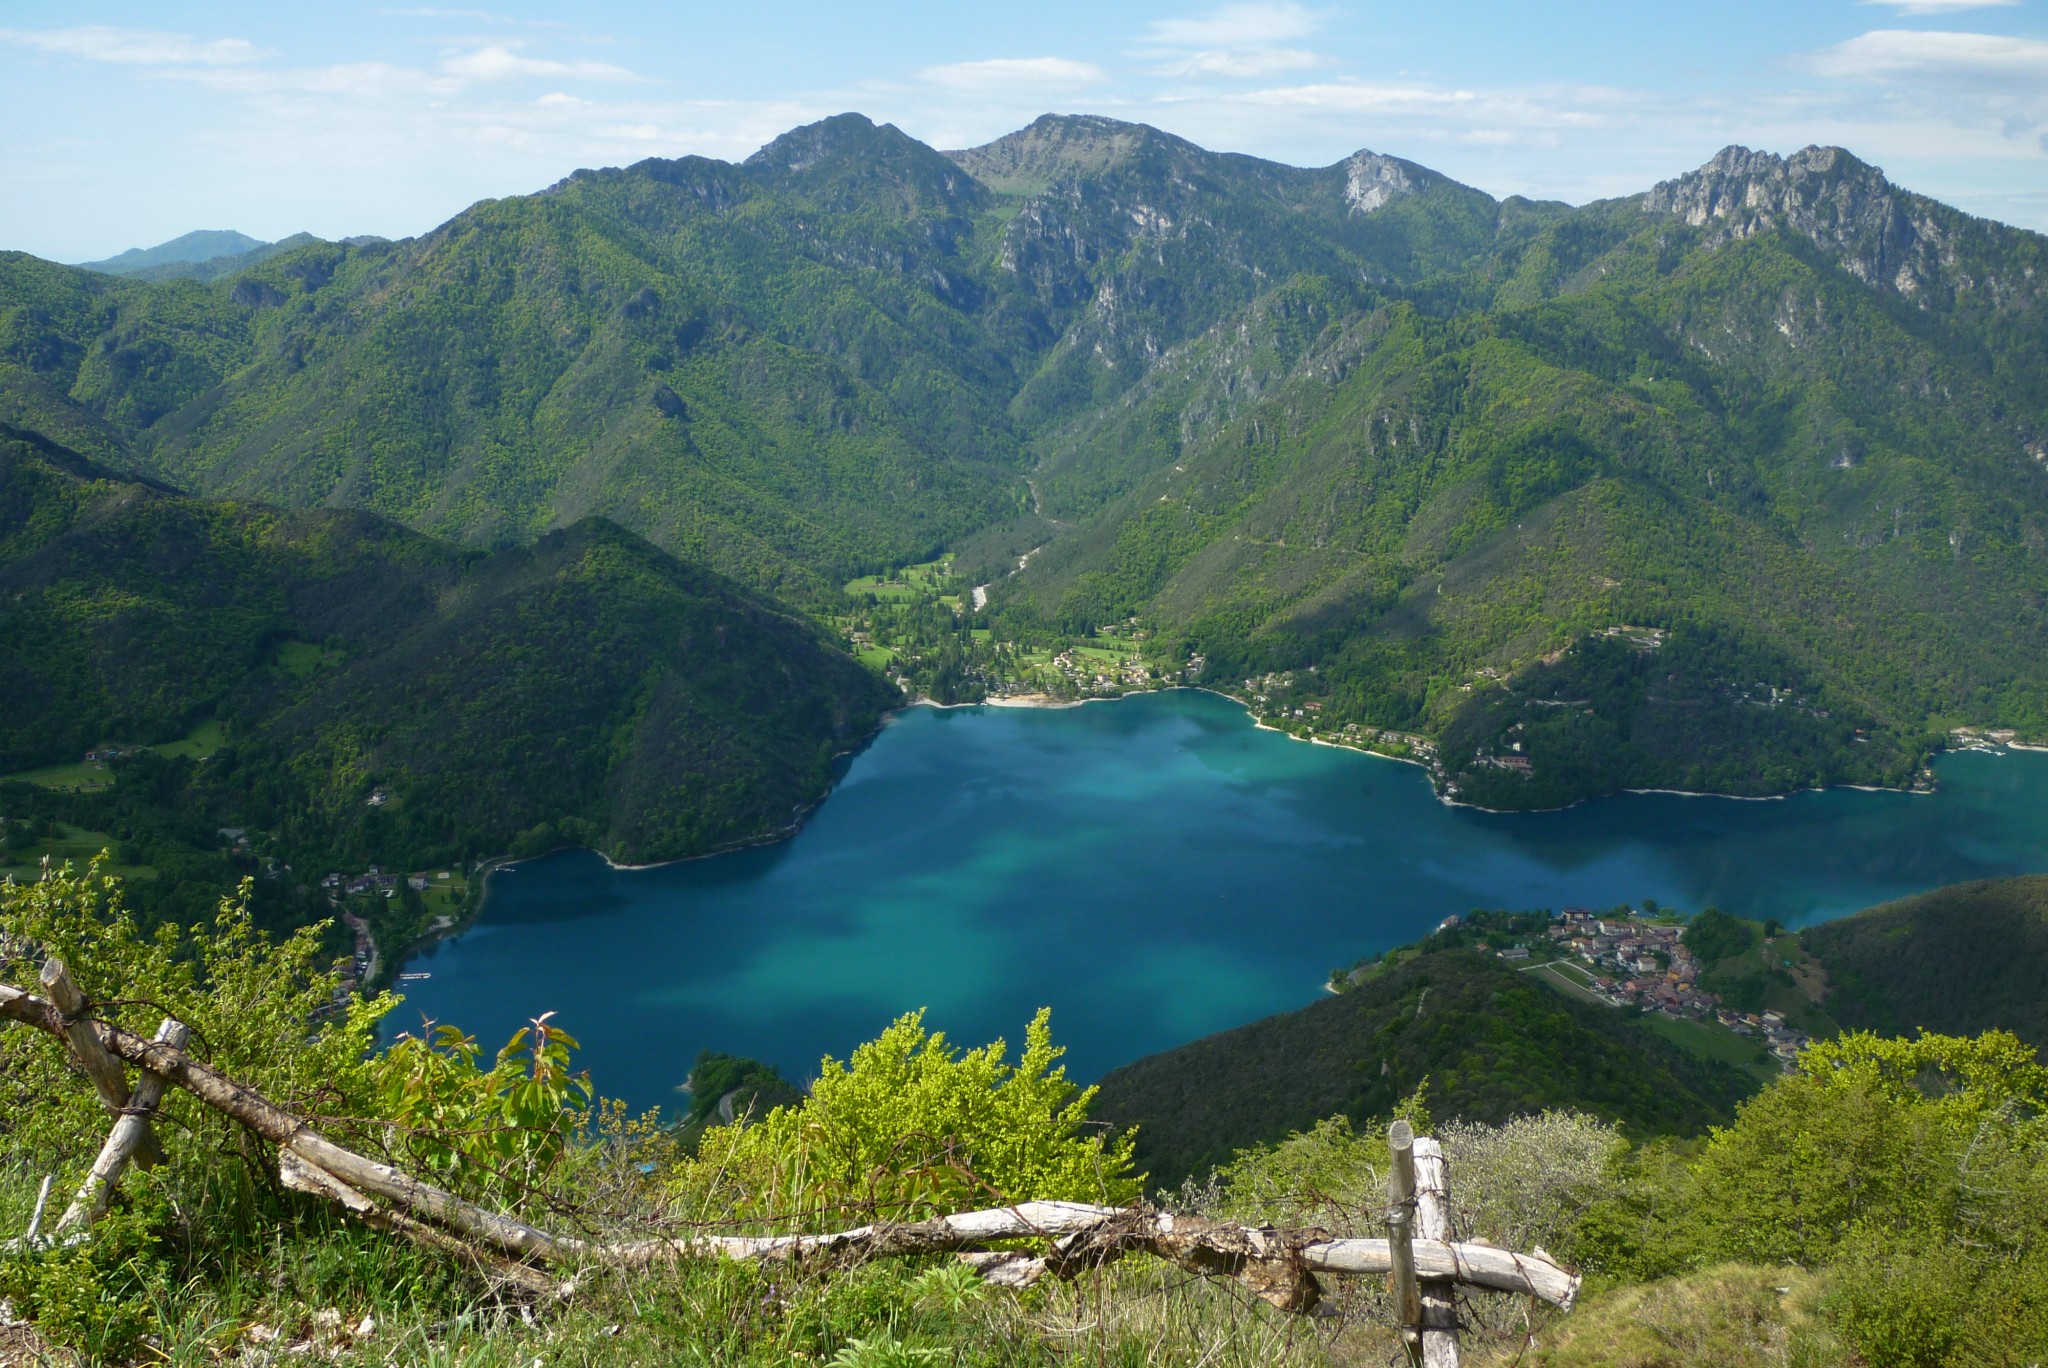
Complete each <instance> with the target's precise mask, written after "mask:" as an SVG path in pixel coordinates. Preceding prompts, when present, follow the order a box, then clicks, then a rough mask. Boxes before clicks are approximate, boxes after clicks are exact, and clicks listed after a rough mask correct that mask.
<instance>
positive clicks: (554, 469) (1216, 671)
mask: <svg viewBox="0 0 2048 1368" xmlns="http://www.w3.org/2000/svg"><path fill="white" fill-rule="evenodd" d="M2044 290H2048V254H2044V239H2042V238H2041V237H2040V236H2038V235H2035V234H2031V233H2027V232H2023V231H2020V230H2016V229H2010V228H2006V227H2003V226H2001V225H1998V224H1994V223H1989V222H1985V221H1982V220H1976V219H1971V218H1969V217H1967V216H1966V215H1963V214H1960V213H1958V212H1956V211H1954V210H1951V209H1948V208H1946V207H1945V206H1942V205H1939V204H1936V203H1934V202H1933V201H1930V200H1926V199H1924V198H1921V197H1919V196H1915V195H1912V194H1910V193H1908V192H1906V191H1903V190H1900V189H1898V188H1897V187H1894V186H1892V185H1890V184H1889V182H1887V181H1886V180H1885V179H1884V177H1883V176H1882V174H1881V173H1880V172H1878V171H1877V170H1876V169H1875V168H1872V167H1869V166H1867V165H1865V164H1863V163H1861V162H1859V161H1857V160H1856V159H1855V158H1854V157H1852V156H1850V155H1849V154H1848V153H1846V152H1843V151H1841V150H1839V149H1824V148H1810V149H1807V150H1806V151H1804V152H1801V153H1798V154H1796V155H1794V156H1793V157H1790V158H1779V157H1775V156H1771V155H1768V154H1763V153H1754V152H1749V151H1746V150H1744V149H1739V148H1731V149H1729V150H1728V151H1726V152H1724V153H1722V154H1721V155H1720V156H1718V157H1716V158H1715V159H1714V160H1713V161H1712V162H1710V163H1709V164H1708V165H1706V166H1705V167H1702V168H1701V169H1699V170H1698V171H1696V172H1693V173H1691V174H1689V175H1686V176H1682V177H1679V178H1677V179H1675V180H1673V181H1669V182H1666V183H1664V184H1662V185H1659V186H1657V187H1655V188H1654V189H1652V190H1650V191H1648V192H1646V193H1645V194H1643V195H1639V196H1635V197H1633V198H1631V199H1625V200H1617V201H1610V202H1605V203H1600V204H1592V205H1587V206H1584V207H1581V208H1577V209H1574V208H1571V207H1569V206H1566V205H1562V204H1553V203H1536V202H1531V201H1526V200H1519V199H1515V200H1508V201H1495V200H1493V199H1492V198H1491V197H1489V196H1487V195H1485V194H1484V193H1482V192H1480V191H1477V190H1474V189H1471V188H1470V187H1466V186H1461V185H1458V184H1457V183H1455V182H1453V181H1450V180H1448V179H1446V178H1445V177H1442V176H1440V175H1437V174H1436V173H1434V172H1431V171H1429V170H1427V169H1426V168H1423V167H1420V166H1417V165H1415V164H1413V163H1410V162H1405V161H1401V160H1399V159H1397V158H1393V157H1388V156H1385V155H1381V154H1378V153H1374V152H1360V153H1358V154H1356V155H1354V156H1352V157H1349V158H1346V159H1345V160H1343V161H1341V162H1339V163H1337V164H1335V165H1333V166H1329V167H1323V168H1315V169H1304V168H1297V167H1289V166H1282V165H1279V164H1277V163H1272V162H1265V161H1260V160H1258V159H1256V158H1249V157H1242V156H1232V155H1224V154H1218V153H1212V152H1208V151H1205V150H1203V149H1201V148H1199V147H1196V146H1194V145H1193V144H1190V143H1187V142H1185V141H1184V140H1181V139H1178V138H1174V137H1172V136H1170V135H1167V134H1164V133H1161V132H1158V131H1157V130H1154V129H1150V128H1145V127H1143V126H1140V125H1133V124H1123V123H1118V122H1115V121H1112V120H1107V119H1100V118H1091V117H1053V116H1048V117H1046V118H1044V119H1040V120H1039V121H1037V122H1036V123H1034V124H1032V125H1031V126H1030V127H1029V128H1026V129H1023V130H1020V131H1019V132H1017V133H1014V134H1011V135H1009V136H1007V137H1005V138H1001V139H998V140H997V141H995V142H993V143H991V144H988V145H986V146H984V147H980V148H974V149H968V150H964V151H957V152H952V153H945V154H942V153H940V152H937V151H934V150H933V149H931V148H928V147H926V146H924V145H923V144H921V143H918V142H916V141H915V140H913V139H911V138H909V137H907V136H906V135H904V134H902V133H901V132H900V131H898V130H896V129H895V128H893V127H889V126H880V127H878V126H876V125H874V124H873V123H871V122H869V121H868V120H866V119H864V118H862V117H860V116H858V115H842V116H839V117H837V118H833V119H828V120H825V121H823V122H821V123H818V124H814V125H810V126H808V127H805V128H801V129H797V130H794V131H793V132H791V133H789V134H786V135H784V136H783V137H781V138H779V139H777V140H775V141H774V142H772V143H770V144H769V145H768V146H766V147H764V148H763V149H762V150H761V151H760V152H759V153H757V154H756V155H755V156H753V157H751V158H749V159H748V160H746V161H745V162H743V163H739V164H732V163H726V162H719V161H713V160H708V159H704V158H682V159H678V160H673V161H666V160H651V161H646V162H642V163H639V164H637V165H635V166H632V167H628V168H625V169H619V170H605V171H579V172H577V173H575V174H574V175H572V176H570V177H569V178H567V179H566V180H564V181H562V182H561V183H560V184H558V185H556V186H554V187H551V188H550V189H549V190H548V191H546V192H544V193H542V194H539V195H533V196H526V197H521V198H515V199H505V200H498V201H490V202H486V203H483V204H479V205H477V206H475V207H473V208H472V209H470V210H467V211H465V212H464V213H463V214H460V215H458V216H456V217H455V218H454V219H452V220H451V221H450V222H448V223H447V224H445V225H443V226H442V227H440V228H438V229H436V230H435V231H434V232H432V233H429V234H427V235H426V236H424V237H421V238H418V239H414V240H409V241H405V242H398V243H368V244H361V245H355V246H350V245H345V244H309V245H306V246H303V247H301V248H299V249H297V250H294V251H289V252H285V253H283V254H281V255H278V256H276V257H273V258H270V259H268V260H264V261H261V262H258V263H256V264H254V265H252V266H250V267H249V268H248V269H246V270H243V271H240V272H239V273H238V274H236V275H234V276H232V277H230V278H227V279H224V280H222V281H219V282H216V283H214V284H211V285H205V284H200V283H195V282H169V283H164V284H154V285H152V284H147V283H141V282H135V281H123V280H116V279H111V278H109V277H106V276H102V275H93V274H90V273H86V272H81V271H77V270H74V269H70V268H64V267H57V266H53V265H50V264H48V263H43V262H37V261H35V260H33V259H30V258H25V257H20V256H8V257H0V421H6V422H12V423H14V424H15V425H17V426H26V427H32V428H34V429H36V430H38V431H41V432H44V433H48V434H51V435H53V436H55V437H57V438H58V439H59V440H61V441H63V442H64V443H65V444H66V445H69V446H71V447H73V448H74V449H76V450H79V451H82V452H85V453H87V454H88V455H91V456H93V457H94V458H95V459H100V460H105V461H109V462H111V463H113V464H116V465H120V466H124V467H126V468H131V469H137V470H142V471H145V472H147V473H150V474H152V475H153V476H155V477H157V478H160V479H163V480H166V481H169V482H171V483H174V484H176V485H179V486H180V487H185V488H191V489H195V490H198V491H201V492H205V493H209V494H214V495H232V496H235V497H250V498H260V499H264V500H267V501H273V502H277V503H282V504H287V505H293V506H352V507H361V508H366V509H370V510H373V511H376V512H379V513H382V514H385V515H387V516H389V517H392V518H395V519H397V520H400V521H402V522H404V523H406V524H408V525H410V526H412V527H415V528H417V529H423V530H427V531H430V532H434V533H437V534H441V535H445V536H450V537H453V538H456V539H458V540H462V541H466V542H470V543H472V544H480V545H487V546H492V545H508V544H514V543H519V542H524V541H529V540H531V539H532V538H534V537H536V536H538V535H539V534H540V533H542V532H544V531H546V530H547V529H550V528H554V527H560V526H565V525H567V524H569V523H571V522H573V521H575V520H577V519H579V518H582V517H585V516H589V515H593V514H595V515H602V516H605V517H608V518H611V519H613V520H614V521H616V522H618V523H620V524H621V525H623V526H625V527H628V528H630V529H632V530H634V531H636V532H638V533H640V534H641V535H644V536H646V537H647V538H649V539H650V540H652V541H653V542H655V543H656V544H657V545H660V546H662V547H664V548H665V549H668V550H670V551H673V552H676V553H678V554H682V555H685V556H687V557H689V558H690V559H692V560H696V561H700V562H703V563H705V564H707V565H710V566H712V567H713V568H715V569H718V570H719V571H721V572H723V573H726V574H730V575H733V576H735V577H737V578H739V579H741V580H743V581H745V582H747V583H750V584H752V585H754V586H756V587H762V588H768V589H771V590H775V591H777V592H781V593H783V594H786V595H791V596H794V597H795V598H797V599H799V600H802V601H805V602H808V603H811V604H814V605H816V604H823V603H827V602H831V601H833V599H832V597H831V595H832V591H833V590H834V589H835V587H836V585H837V583H838V582H839V581H841V580H843V579H845V578H847V577H849V576H851V575H853V574H856V573H864V572H866V571H867V570H870V569H874V568H876V567H878V566H881V565H886V564H901V563H905V562H907V561H911V560H916V559H920V558H923V557H926V556H928V555H930V554H931V553H933V552H934V551H936V550H939V549H940V548H943V547H946V546H957V545H962V544H965V542H966V539H968V538H970V537H971V536H973V535H974V534H976V533H977V532H978V531H981V530H984V529H1000V528H1002V527H1004V526H1005V525H1008V524H1012V523H1013V522H1014V523H1016V529H1017V530H1015V531H1014V532H1013V533H1012V534H1011V535H1010V537H1009V539H1007V540H1005V539H1003V538H1001V537H996V536H995V535H994V533H993V532H991V537H992V538H993V540H990V541H988V542H986V543H976V544H977V545H980V544H986V545H989V546H992V547H993V546H997V545H998V544H1000V547H1001V548H1002V550H1003V552H1004V553H1005V555H1006V556H1007V557H1008V558H1007V559H1004V558H1002V557H999V556H997V555H995V554H993V553H991V554H989V555H988V556H987V557H986V560H987V562H988V564H987V573H988V574H989V575H992V576H996V577H997V578H996V581H995V582H994V584H993V586H992V590H991V593H992V604H991V606H992V609H993V612H994V614H995V620H996V624H997V626H998V628H999V630H1000V631H1001V632H1002V633H1003V634H1006V635H1025V634H1028V633H1030V632H1031V631H1033V630H1035V629H1039V628H1058V629H1061V630H1067V631H1072V630H1076V629H1079V630H1088V629H1092V628H1094V627H1097V626H1100V625H1101V624H1104V623H1107V622H1112V621H1121V620H1123V619H1125V618H1128V617H1131V616H1137V617H1138V618H1140V619H1141V620H1142V621H1143V622H1144V624H1145V625H1146V626H1148V627H1150V628H1151V629H1152V630H1153V633H1154V640H1155V641H1156V642H1159V643H1164V644H1166V645H1168V646H1170V647H1172V648H1174V649H1178V650H1180V651H1181V652H1183V653H1187V652H1199V653H1201V654H1202V655H1203V656H1204V657H1205V658H1206V660H1207V662H1208V666H1209V670H1208V674H1207V676H1206V678H1207V680H1208V681H1209V682H1212V683H1217V684H1225V685H1235V686H1241V685H1242V684H1243V681H1244V680H1245V679H1247V678H1259V677H1262V676H1264V675H1266V674H1268V673H1272V672H1280V673H1286V672H1290V671H1295V672H1302V675H1303V678H1304V679H1306V680H1307V683H1306V684H1303V683H1301V682H1300V681H1297V682H1296V683H1295V684H1294V685H1293V686H1292V687H1294V688H1296V689H1297V690H1298V691H1303V692H1305V694H1306V695H1307V696H1306V697H1304V698H1303V699H1302V700H1301V702H1302V703H1304V704H1305V703H1306V702H1307V701H1315V702H1317V703H1318V706H1319V708H1320V709H1321V710H1322V712H1323V716H1324V719H1325V720H1326V721H1330V722H1335V723H1338V724H1340V725H1341V724H1342V723H1346V722H1356V723H1358V724H1360V725H1361V726H1372V727H1380V728H1395V729H1401V730H1405V731H1412V732H1421V733H1425V734H1428V735H1430V736H1432V737H1435V738H1436V739H1437V740H1438V741H1439V742H1440V743H1441V744H1442V749H1443V764H1442V767H1441V778H1442V780H1443V782H1444V783H1445V784H1446V785H1448V786H1450V787H1452V788H1454V789H1455V790H1456V791H1457V792H1458V793H1459V794H1460V795H1461V796H1464V797H1467V798H1471V799H1473V800H1476V801H1481V802H1484V803H1487V804H1488V805H1492V806H1508V807H1514V806H1537V805H1545V804H1550V803H1555V802H1561V801H1569V800H1570V799H1571V798H1573V797H1577V796H1581V795H1583V794H1586V793H1591V792H1600V791H1604V790H1607V789H1611V788H1613V787H1616V786H1619V785H1624V784H1639V785H1640V784H1649V785H1656V786H1667V787H1685V788H1714V789H1721V790H1728V791H1736V792H1779V791H1783V790H1784V789H1786V788H1789V787H1796V786H1799V785H1802V784H1807V783H1816V782H1838V781H1843V780H1854V781H1860V782H1885V783H1897V782H1902V781H1904V780H1906V779H1907V778H1908V777H1909V776H1910V775H1911V774H1912V773H1913V772H1914V770H1915V767H1916V765H1917V762H1918V760H1919V758H1920V757H1921V756H1922V755H1924V753H1925V751H1926V749H1927V746H1928V744H1929V741H1930V738H1931V737H1932V736H1933V735H1934V734H1936V733H1937V732H1938V730H1939V729H1940V728H1941V727H1944V726H1946V725H1950V724H1952V723H1955V722H1962V721H1968V722H1981V723H2003V724H2006V725H2013V726H2018V727H2021V728H2024V729H2027V730H2029V731H2048V700H2044V697H2043V691H2042V689H2041V687H2040V685H2039V683H2038V681H2039V680H2041V679H2042V678H2043V677H2044V667H2048V638H2044V635H2043V633H2044V630H2048V629H2044V627H2043V625H2042V624H2043V622H2044V620H2048V618H2044V613H2043V608H2044V605H2048V303H2044ZM1027 477H1028V480H1029V487H1028V488H1027ZM1041 515H1042V516H1041ZM1025 536H1029V537H1031V538H1033V539H1034V540H1035V539H1037V538H1040V537H1055V536H1057V540H1055V542H1054V544H1053V545H1052V546H1050V547H1049V548H1048V549H1047V550H1046V551H1045V552H1044V554H1043V555H1041V556H1038V557H1035V558H1034V559H1033V560H1032V562H1031V566H1030V570H1029V571H1028V572H1027V573H1024V574H1021V575H1015V576H1007V575H1006V574H1005V572H1006V571H1008V570H1009V569H1011V568H1013V567H1014V564H1015V560H1014V557H1015V555H1016V554H1017V553H1016V550H1014V549H1010V548H1011V546H1012V544H1013V543H1014V541H1015V539H1016V538H1019V537H1025ZM1025 544H1027V545H1028V544H1029V543H1025ZM1620 626H1637V627H1650V628H1656V629H1658V631H1659V632H1660V633H1666V634H1669V636H1670V638H1671V639H1670V640H1669V641H1668V642H1666V643H1665V647H1666V652H1665V654H1662V655H1656V656H1654V658H1653V657H1652V655H1651V654H1650V653H1651V652H1652V651H1653V650H1654V649H1655V648H1653V647H1651V646H1642V647H1641V648H1640V649H1638V650H1637V651H1636V652H1635V656H1634V657H1633V658H1631V657H1629V656H1627V655H1626V653H1624V654H1623V655H1620V656H1616V655H1614V654H1613V651H1612V650H1610V651H1609V652H1608V653H1607V654H1604V655H1603V654H1601V653H1599V652H1597V651H1594V650H1591V649H1590V648H1589V647H1588V645H1587V643H1588V642H1589V641H1591V640H1593V639H1594V634H1597V633H1605V632H1606V631H1607V630H1608V629H1610V628H1616V627H1620ZM1603 639H1604V638H1603ZM1634 639H1636V640H1638V642H1640V641H1642V640H1650V639H1661V638H1654V634H1653V635H1652V637H1645V636H1644V635H1643V634H1640V633H1638V634H1634ZM1620 649H1622V648H1620V647H1616V648H1614V650H1620ZM1309 666H1314V667H1316V668H1315V671H1314V675H1313V677H1312V678H1309V677H1308V676H1307V667H1309ZM1245 691H1246V692H1253V691H1252V690H1245ZM1260 691H1268V690H1260ZM1523 762H1528V763H1527V764H1526V766H1525V765H1524V763H1523Z"/></svg>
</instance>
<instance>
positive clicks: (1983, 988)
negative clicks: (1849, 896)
mask: <svg viewBox="0 0 2048 1368" xmlns="http://www.w3.org/2000/svg"><path fill="white" fill-rule="evenodd" d="M1800 942H1801V944H1802V945H1803V946H1804V947H1805V948H1806V950H1807V951H1808V952H1809V953H1810V954H1812V955H1813V956H1814V957H1815V958H1816V959H1818V960H1819V961H1820V962H1821V964H1822V966H1823V967H1824V968H1825V969H1826V971H1827V978H1828V993H1827V999H1826V1006H1827V1009H1828V1011H1829V1012H1830V1013H1831V1014H1832V1015H1833V1016H1834V1017H1835V1018H1836V1019H1837V1020H1839V1021H1840V1022H1842V1024H1843V1025H1845V1026H1851V1027H1858V1028H1861V1029H1864V1030H1873V1031H1883V1032H1886V1033H1889V1034H1904V1033H1906V1032H1908V1031H1915V1030H1928V1031H1940V1032H1943V1033H1944V1034H1948V1035H1965V1034H1971V1033H1974V1032H1978V1031H1983V1030H1988V1029H1991V1028H1993V1027H1996V1028H1997V1029H1999V1030H2005V1031H2011V1032H2012V1033H2013V1034H2014V1035H2017V1036H2019V1037H2020V1038H2021V1039H2023V1040H2025V1041H2027V1042H2029V1043H2030V1044H2032V1045H2034V1046H2036V1047H2038V1048H2040V1049H2043V1050H2048V993H2043V991H2042V985H2043V984H2044V983H2048V877H2043V876H2039V875H2035V876H2029V877H2024V878H2017V879H1986V880H1981V881H1979V882H1976V883H1966V884H1956V885H1953V886H1951V887H1949V888H1937V889H1935V890H1934V891H1933V892H1931V893H1922V894H1921V895H1919V896H1918V897H1914V898H1904V899H1901V900H1900V901H1898V902H1894V903H1886V904H1884V905H1883V906H1881V907H1873V908H1871V909H1870V910H1869V911H1867V912H1861V913H1858V914H1857V915H1856V916H1853V917H1844V918H1842V919H1841V920H1840V921H1832V922H1825V923H1823V924H1821V925H1819V926H1815V927H1811V928H1809V929H1808V930H1806V931H1805V932H1803V933H1801V935H1800Z"/></svg>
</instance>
